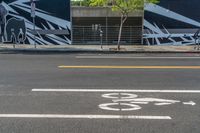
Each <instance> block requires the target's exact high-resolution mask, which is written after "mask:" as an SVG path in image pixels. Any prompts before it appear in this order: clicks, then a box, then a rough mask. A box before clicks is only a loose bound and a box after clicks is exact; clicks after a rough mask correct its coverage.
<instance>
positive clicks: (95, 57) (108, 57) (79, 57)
mask: <svg viewBox="0 0 200 133" xmlns="http://www.w3.org/2000/svg"><path fill="white" fill-rule="evenodd" d="M76 58H77V59H200V57H125V56H124V57H123V56H121V57H120V56H76Z"/></svg>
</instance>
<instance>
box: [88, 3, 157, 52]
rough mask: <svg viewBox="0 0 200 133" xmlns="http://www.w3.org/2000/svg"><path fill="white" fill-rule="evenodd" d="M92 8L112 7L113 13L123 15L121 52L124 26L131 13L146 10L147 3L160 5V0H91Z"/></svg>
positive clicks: (118, 43)
mask: <svg viewBox="0 0 200 133" xmlns="http://www.w3.org/2000/svg"><path fill="white" fill-rule="evenodd" d="M90 2H91V3H90V5H91V6H106V5H108V4H109V5H111V8H112V11H114V12H119V13H120V14H121V19H120V27H119V34H118V42H117V49H118V50H120V41H121V34H122V28H123V24H124V23H125V22H126V20H127V18H128V15H129V13H131V12H134V11H136V10H144V5H145V4H147V3H158V2H159V0H90Z"/></svg>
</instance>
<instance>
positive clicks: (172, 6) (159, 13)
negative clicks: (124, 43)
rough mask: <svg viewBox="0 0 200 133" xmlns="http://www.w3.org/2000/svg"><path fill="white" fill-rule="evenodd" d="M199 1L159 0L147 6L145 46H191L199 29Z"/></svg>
mask: <svg viewBox="0 0 200 133" xmlns="http://www.w3.org/2000/svg"><path fill="white" fill-rule="evenodd" d="M199 9H200V1H199V0H161V2H160V3H159V4H158V5H154V4H147V5H146V6H145V14H144V43H145V44H147V45H191V44H194V37H193V35H194V33H195V32H196V31H197V30H198V28H199V27H200V13H199Z"/></svg>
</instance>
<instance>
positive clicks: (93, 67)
mask: <svg viewBox="0 0 200 133" xmlns="http://www.w3.org/2000/svg"><path fill="white" fill-rule="evenodd" d="M58 68H62V69H70V68H71V69H72V68H73V69H200V66H65V65H62V66H58Z"/></svg>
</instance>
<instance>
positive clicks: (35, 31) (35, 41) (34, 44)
mask: <svg viewBox="0 0 200 133" xmlns="http://www.w3.org/2000/svg"><path fill="white" fill-rule="evenodd" d="M33 30H34V47H35V48H37V47H36V36H35V34H36V31H35V17H33Z"/></svg>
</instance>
